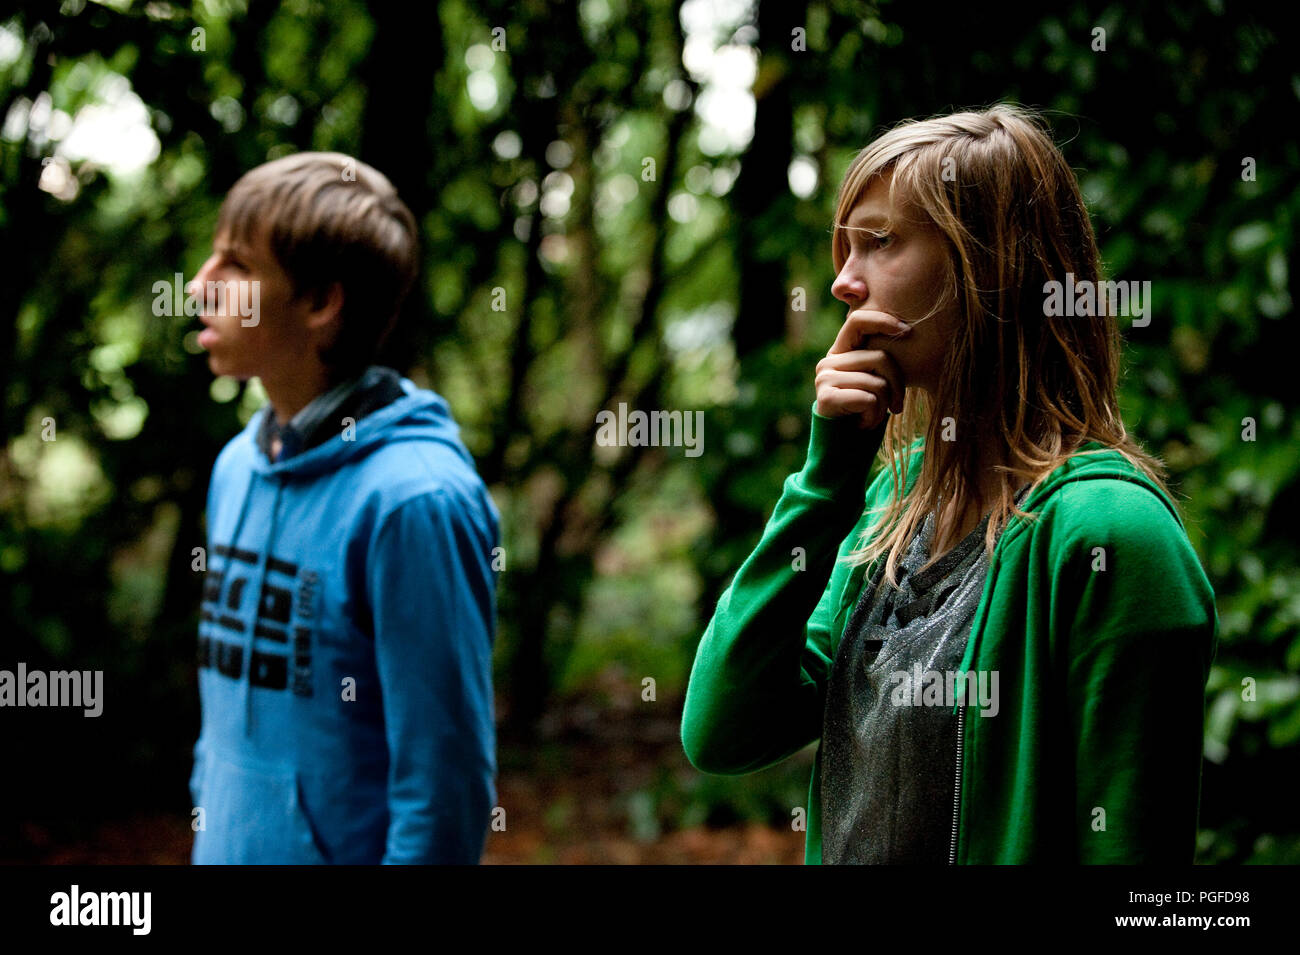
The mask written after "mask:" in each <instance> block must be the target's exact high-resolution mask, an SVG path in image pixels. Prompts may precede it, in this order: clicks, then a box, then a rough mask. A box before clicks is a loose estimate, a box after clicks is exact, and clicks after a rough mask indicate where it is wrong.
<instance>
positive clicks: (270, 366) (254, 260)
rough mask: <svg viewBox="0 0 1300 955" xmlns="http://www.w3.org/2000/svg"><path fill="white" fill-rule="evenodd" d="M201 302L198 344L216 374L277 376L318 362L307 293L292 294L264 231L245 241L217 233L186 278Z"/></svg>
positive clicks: (287, 277) (192, 291)
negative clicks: (204, 258) (209, 250)
mask: <svg viewBox="0 0 1300 955" xmlns="http://www.w3.org/2000/svg"><path fill="white" fill-rule="evenodd" d="M187 291H189V292H190V294H193V295H195V296H197V297H198V298H199V299H200V301H202V302H203V307H202V309H201V310H200V314H199V321H201V322H202V323H203V325H204V329H203V331H202V332H200V333H199V345H200V347H202V348H203V349H205V350H206V351H207V353H208V367H209V368H210V369H211V370H212V373H213V374H214V375H229V376H231V377H233V378H241V379H246V378H253V377H261V378H267V377H271V378H274V377H277V376H278V375H279V374H281V373H283V372H285V371H288V370H291V369H293V368H294V366H295V365H298V366H301V364H302V363H303V362H304V361H309V360H310V361H318V360H319V359H318V353H317V345H316V334H315V333H314V332H313V331H312V328H311V325H309V323H308V319H309V318H310V317H311V315H312V311H313V310H312V304H311V296H309V295H304V296H302V297H301V298H297V299H296V298H294V295H293V282H292V281H291V280H290V278H289V275H288V274H287V273H286V272H285V271H284V269H283V268H282V267H281V265H280V263H279V262H278V261H276V258H275V255H274V254H273V253H272V252H271V248H270V245H269V244H268V243H267V240H266V236H265V233H264V230H258V231H256V232H255V233H254V234H253V235H251V236H250V237H249V240H248V241H247V242H245V243H237V242H234V241H233V239H232V238H231V237H230V236H229V234H228V233H225V232H222V233H218V234H217V235H216V236H215V237H214V239H213V242H212V255H211V256H209V258H208V260H207V261H206V262H204V263H203V266H202V267H201V268H200V269H199V271H198V273H197V274H195V276H194V278H193V279H191V280H190V282H189V285H188V286H187Z"/></svg>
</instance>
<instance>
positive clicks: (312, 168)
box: [217, 152, 419, 378]
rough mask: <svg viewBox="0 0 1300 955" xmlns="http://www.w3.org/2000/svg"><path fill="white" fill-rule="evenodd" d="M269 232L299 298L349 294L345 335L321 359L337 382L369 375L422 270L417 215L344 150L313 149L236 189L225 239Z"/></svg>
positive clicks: (221, 227) (222, 224)
mask: <svg viewBox="0 0 1300 955" xmlns="http://www.w3.org/2000/svg"><path fill="white" fill-rule="evenodd" d="M259 229H265V230H266V231H265V235H266V238H267V242H268V244H269V246H270V249H271V253H272V254H273V255H274V256H275V257H276V259H277V261H279V263H280V266H281V267H282V268H283V269H284V270H285V272H286V273H287V274H288V276H289V279H290V281H291V282H292V283H293V290H294V294H295V296H301V295H311V296H313V299H314V300H315V301H316V302H318V303H319V302H320V301H321V300H322V298H323V296H324V295H325V294H326V293H327V292H328V290H329V288H330V286H331V285H333V283H335V282H338V283H339V284H340V285H341V286H342V288H343V311H342V315H341V316H340V326H341V327H340V329H339V334H338V337H337V338H336V339H335V341H334V343H333V345H332V346H331V347H330V348H329V349H327V350H326V351H324V352H323V353H322V355H321V359H322V361H324V363H325V365H326V367H327V368H329V369H330V371H331V373H332V375H333V376H334V377H336V378H340V377H347V376H348V375H350V374H354V373H357V372H359V371H360V370H361V369H363V368H364V367H365V366H366V365H368V364H369V363H370V362H371V361H372V360H373V359H374V356H375V355H376V353H377V352H378V351H379V347H380V346H381V345H382V344H383V342H384V339H385V338H386V337H387V336H388V333H389V332H390V331H391V330H392V328H393V325H394V324H395V323H396V321H397V316H398V313H399V311H400V310H401V307H402V303H403V301H404V300H405V298H406V295H407V293H408V292H409V291H410V289H411V285H412V284H413V283H414V281H415V276H416V273H417V271H418V268H419V265H418V263H419V234H418V231H417V229H416V224H415V217H414V216H413V215H412V214H411V210H410V209H408V208H407V207H406V204H405V203H403V202H402V200H401V199H400V198H398V195H397V190H396V189H394V188H393V184H392V183H391V182H389V181H388V179H387V177H385V176H384V175H383V173H381V172H379V171H378V170H377V169H375V168H374V167H372V166H368V165H366V164H365V163H363V162H361V161H360V160H357V159H354V158H352V157H351V156H346V155H344V154H343V153H323V152H303V153H295V154H293V155H291V156H285V157H283V158H280V159H274V160H272V161H270V162H267V163H263V164H262V165H260V166H257V167H256V168H254V169H251V170H249V171H248V172H247V173H245V174H244V175H243V176H241V177H240V179H239V181H238V182H236V183H235V184H234V186H232V187H231V189H230V192H229V193H227V195H226V198H225V201H224V202H223V203H222V204H221V211H220V213H218V216H217V233H218V234H221V233H222V232H228V233H229V235H230V237H231V238H232V239H234V240H235V241H240V242H247V241H249V240H250V239H251V238H252V236H253V235H254V234H256V232H257V231H258V230H259Z"/></svg>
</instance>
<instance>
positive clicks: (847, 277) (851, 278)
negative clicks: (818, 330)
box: [831, 263, 867, 305]
mask: <svg viewBox="0 0 1300 955" xmlns="http://www.w3.org/2000/svg"><path fill="white" fill-rule="evenodd" d="M831 294H832V295H834V296H835V297H836V298H837V299H839V300H840V301H841V302H843V303H844V304H845V305H852V304H854V303H855V302H861V301H862V300H863V299H865V298H866V297H867V283H866V282H864V281H862V279H860V278H859V277H858V276H857V275H856V274H855V273H854V272H853V271H852V270H851V269H850V268H849V266H848V263H845V266H844V268H842V269H840V274H839V275H837V276H835V281H834V282H832V283H831Z"/></svg>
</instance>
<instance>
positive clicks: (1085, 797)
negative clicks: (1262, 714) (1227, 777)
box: [1053, 480, 1218, 865]
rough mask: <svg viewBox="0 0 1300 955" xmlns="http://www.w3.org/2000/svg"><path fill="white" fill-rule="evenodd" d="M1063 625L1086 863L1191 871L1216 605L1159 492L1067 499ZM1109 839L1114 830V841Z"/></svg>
mask: <svg viewBox="0 0 1300 955" xmlns="http://www.w3.org/2000/svg"><path fill="white" fill-rule="evenodd" d="M1068 492H1069V495H1068V496H1069V498H1070V504H1069V510H1070V512H1071V513H1072V514H1074V515H1077V516H1076V517H1074V518H1073V519H1067V523H1068V524H1071V525H1073V526H1072V527H1071V528H1070V531H1069V533H1068V534H1066V535H1064V539H1065V540H1066V541H1068V543H1067V544H1066V546H1065V547H1064V548H1063V550H1062V552H1061V553H1059V554H1058V555H1056V559H1057V566H1058V573H1057V579H1056V581H1055V582H1054V585H1053V589H1054V593H1053V621H1054V629H1055V630H1056V638H1057V640H1058V641H1059V640H1061V639H1063V640H1064V646H1065V651H1066V652H1065V657H1064V658H1065V660H1066V661H1067V672H1066V684H1065V693H1066V701H1067V707H1066V713H1067V719H1068V723H1069V725H1068V733H1069V736H1068V739H1069V740H1070V741H1071V742H1072V745H1073V753H1072V754H1071V755H1072V756H1073V768H1074V775H1075V790H1074V793H1073V794H1072V795H1073V799H1074V816H1073V826H1074V833H1075V837H1074V845H1075V848H1076V854H1077V858H1078V861H1079V862H1082V863H1125V864H1129V863H1132V864H1150V863H1169V864H1178V865H1188V864H1190V863H1191V862H1192V858H1193V856H1194V854H1195V848H1196V825H1197V815H1198V808H1199V793H1200V776H1201V751H1202V747H1203V733H1204V714H1205V683H1206V679H1207V677H1208V674H1209V667H1210V662H1211V660H1212V659H1213V656H1214V651H1215V647H1216V643H1217V629H1218V614H1217V611H1216V610H1215V606H1214V592H1213V590H1212V589H1211V587H1210V584H1209V581H1208V580H1207V579H1206V577H1205V573H1204V571H1203V570H1202V568H1201V565H1200V562H1199V561H1198V559H1197V557H1196V554H1195V552H1194V551H1193V549H1192V546H1191V544H1190V542H1189V541H1188V539H1187V535H1186V533H1185V532H1184V530H1183V528H1182V526H1181V524H1180V523H1179V522H1178V520H1177V519H1176V518H1175V517H1174V515H1173V514H1172V513H1171V512H1170V511H1169V509H1168V508H1167V507H1166V506H1165V505H1164V503H1162V502H1161V500H1160V499H1159V498H1157V497H1156V495H1155V494H1154V493H1153V492H1152V491H1151V490H1149V489H1147V488H1145V487H1143V486H1141V485H1138V484H1136V483H1131V482H1127V481H1113V480H1094V481H1087V482H1081V483H1079V484H1076V485H1074V486H1072V487H1071V488H1069V489H1068ZM1103 827H1104V828H1103Z"/></svg>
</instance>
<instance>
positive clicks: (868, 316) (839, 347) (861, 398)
mask: <svg viewBox="0 0 1300 955" xmlns="http://www.w3.org/2000/svg"><path fill="white" fill-rule="evenodd" d="M910 333H911V327H910V326H909V325H907V324H906V323H905V322H903V321H902V320H901V319H898V318H895V317H894V316H893V315H890V314H889V313H888V312H878V311H874V310H872V309H865V308H863V309H856V310H855V311H852V312H850V313H849V317H848V319H847V320H846V321H845V322H844V326H843V327H842V328H841V329H840V333H839V335H837V336H836V337H835V344H834V345H832V346H831V350H830V351H829V352H827V353H826V357H825V358H823V359H822V360H821V361H819V362H818V363H817V376H816V379H815V382H816V385H817V413H818V414H819V415H821V416H822V417H824V418H838V417H841V416H843V415H851V414H857V415H861V421H860V423H859V427H861V428H863V429H871V428H875V427H878V426H879V425H880V424H881V423H882V422H883V421H884V420H885V416H886V415H887V414H888V413H889V412H890V411H892V412H894V414H899V413H901V412H902V410H903V389H904V387H905V383H904V381H903V373H902V371H901V370H900V369H899V367H898V363H897V362H896V361H895V360H894V358H893V356H891V355H890V354H889V353H888V352H884V351H880V350H879V349H860V348H858V345H859V344H861V343H863V342H864V341H865V340H866V339H867V338H869V337H870V336H872V335H883V336H886V337H888V338H891V339H896V338H901V337H903V336H904V335H908V334H910Z"/></svg>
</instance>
